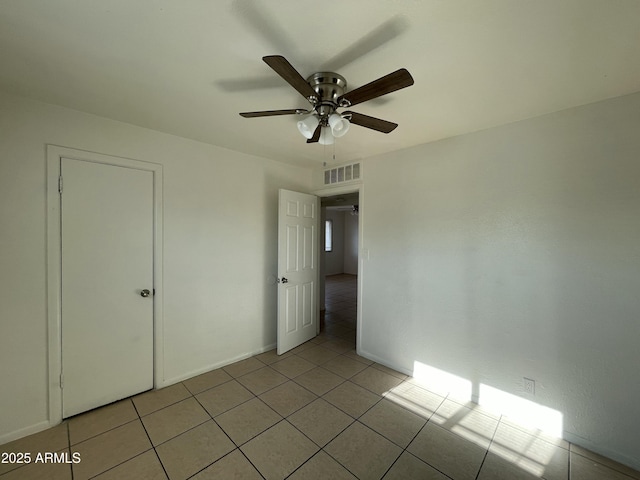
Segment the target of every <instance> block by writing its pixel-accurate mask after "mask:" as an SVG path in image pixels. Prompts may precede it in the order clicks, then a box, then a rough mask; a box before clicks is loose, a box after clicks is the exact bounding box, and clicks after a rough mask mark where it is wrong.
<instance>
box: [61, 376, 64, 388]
mask: <svg viewBox="0 0 640 480" xmlns="http://www.w3.org/2000/svg"><path fill="white" fill-rule="evenodd" d="M60 388H64V375H63V374H60Z"/></svg>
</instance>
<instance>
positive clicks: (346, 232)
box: [323, 209, 358, 275]
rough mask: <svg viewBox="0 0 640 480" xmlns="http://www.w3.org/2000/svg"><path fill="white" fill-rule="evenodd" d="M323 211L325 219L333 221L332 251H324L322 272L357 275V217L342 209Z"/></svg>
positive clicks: (326, 273)
mask: <svg viewBox="0 0 640 480" xmlns="http://www.w3.org/2000/svg"><path fill="white" fill-rule="evenodd" d="M325 211H326V213H325V218H326V220H332V221H333V251H331V252H324V269H325V273H324V274H325V275H338V274H340V273H349V274H351V275H357V274H358V217H357V216H355V215H351V213H350V212H347V211H344V210H332V209H325ZM323 228H324V226H323ZM323 234H324V231H323Z"/></svg>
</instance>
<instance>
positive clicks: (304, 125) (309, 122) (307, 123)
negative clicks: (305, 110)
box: [298, 115, 320, 138]
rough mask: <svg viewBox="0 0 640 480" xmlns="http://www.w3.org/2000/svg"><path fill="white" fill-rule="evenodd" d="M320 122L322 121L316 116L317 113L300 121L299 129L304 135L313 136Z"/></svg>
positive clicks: (306, 136)
mask: <svg viewBox="0 0 640 480" xmlns="http://www.w3.org/2000/svg"><path fill="white" fill-rule="evenodd" d="M318 123H320V121H319V120H318V117H316V116H315V115H309V116H308V117H306V118H305V119H303V120H300V121H299V122H298V131H299V132H300V133H301V134H302V136H303V137H305V138H311V137H313V132H315V130H316V127H317V126H318Z"/></svg>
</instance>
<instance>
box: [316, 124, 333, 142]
mask: <svg viewBox="0 0 640 480" xmlns="http://www.w3.org/2000/svg"><path fill="white" fill-rule="evenodd" d="M334 141H335V139H334V138H333V135H332V134H331V128H330V127H322V131H321V132H320V138H319V139H318V142H319V143H320V145H333V142H334Z"/></svg>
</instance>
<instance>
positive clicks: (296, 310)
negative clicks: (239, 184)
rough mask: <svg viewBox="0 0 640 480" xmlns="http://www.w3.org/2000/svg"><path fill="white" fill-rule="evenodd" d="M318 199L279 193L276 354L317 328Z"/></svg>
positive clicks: (281, 352)
mask: <svg viewBox="0 0 640 480" xmlns="http://www.w3.org/2000/svg"><path fill="white" fill-rule="evenodd" d="M319 226H320V212H319V208H318V197H316V196H314V195H308V194H305V193H298V192H292V191H289V190H282V189H281V190H280V192H279V209H278V355H281V354H283V353H285V352H287V351H289V350H291V349H292V348H295V347H297V346H298V345H300V344H302V343H304V342H306V341H307V340H310V339H312V338H313V337H315V336H316V334H317V327H318V311H319V310H318V293H319V290H318V276H319V264H318V260H319V249H318V228H319Z"/></svg>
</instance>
